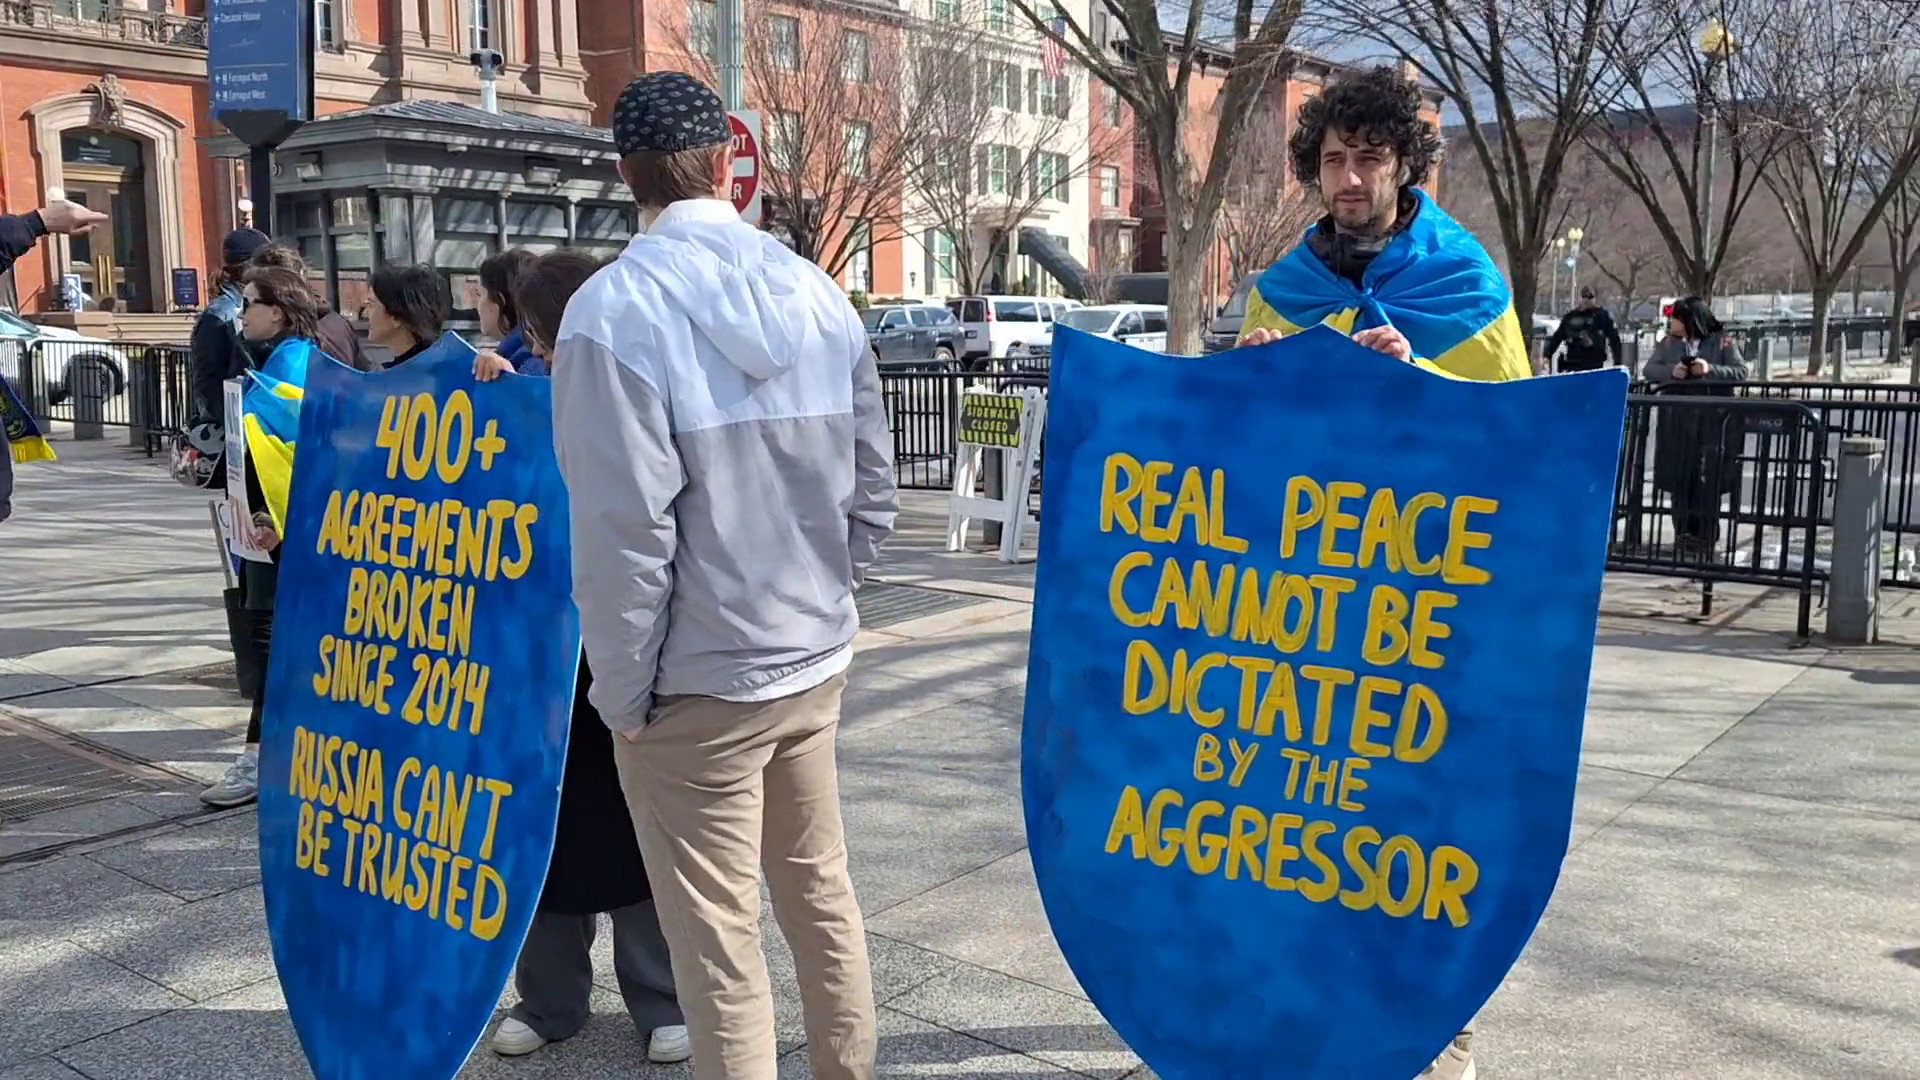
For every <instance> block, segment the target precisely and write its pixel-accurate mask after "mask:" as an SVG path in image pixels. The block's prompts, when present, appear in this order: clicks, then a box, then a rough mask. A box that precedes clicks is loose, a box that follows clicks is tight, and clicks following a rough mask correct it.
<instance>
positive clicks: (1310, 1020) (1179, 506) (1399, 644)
mask: <svg viewBox="0 0 1920 1080" xmlns="http://www.w3.org/2000/svg"><path fill="white" fill-rule="evenodd" d="M1052 379H1053V388H1052V393H1051V401H1050V406H1051V408H1050V415H1049V419H1050V420H1051V430H1050V431H1049V432H1048V443H1047V455H1046V463H1045V470H1046V472H1045V490H1046V498H1045V501H1044V505H1043V509H1042V518H1041V531H1040V561H1039V567H1038V582H1037V593H1036V598H1035V608H1034V620H1033V639H1032V650H1031V660H1030V666H1029V669H1028V675H1027V705H1026V723H1025V728H1024V732H1023V736H1022V741H1023V744H1022V761H1021V775H1022V789H1023V797H1024V801H1025V808H1026V819H1027V837H1028V841H1029V844H1030V850H1031V852H1032V857H1033V865H1034V871H1035V874H1036V876H1037V878H1038V881H1039V886H1040V894H1041V897H1042V899H1043V901H1044V902H1045V905H1046V910H1047V916H1048V919H1049V921H1050V922H1051V924H1052V926H1053V931H1054V935H1055V937H1056V938H1057V939H1058V941H1059V944H1060V948H1061V951H1062V953H1064V954H1065V956H1066V959H1067V962H1068V963H1069V965H1071V966H1072V968H1073V971H1074V974H1075V975H1076V976H1077V977H1078V978H1079V980H1080V982H1081V985H1082V986H1084V987H1085V988H1086V991H1087V994H1088V996H1089V997H1090V998H1091V999H1092V1001H1093V1002H1094V1004H1095V1005H1097V1006H1099V1008H1100V1009H1101V1011H1102V1012H1103V1013H1104V1014H1105V1016H1106V1018H1107V1019H1108V1021H1109V1022H1111V1023H1112V1024H1113V1026H1114V1028H1115V1029H1116V1030H1117V1031H1118V1032H1119V1033H1120V1035H1121V1036H1122V1037H1123V1038H1125V1039H1126V1040H1127V1042H1128V1043H1129V1044H1130V1045H1131V1046H1132V1047H1133V1048H1134V1049H1135V1050H1136V1051H1137V1052H1138V1053H1139V1054H1140V1055H1141V1057H1143V1058H1144V1059H1145V1060H1146V1062H1147V1064H1149V1065H1150V1066H1152V1068H1153V1070H1154V1071H1155V1072H1156V1073H1158V1074H1159V1075H1160V1076H1163V1077H1166V1078H1167V1080H1218V1078H1221V1077H1276V1078H1277V1077H1287V1078H1289V1080H1294V1078H1300V1080H1313V1078H1326V1080H1333V1078H1341V1080H1407V1078H1409V1077H1412V1076H1414V1075H1416V1074H1417V1073H1419V1072H1420V1070H1421V1069H1423V1068H1425V1067H1426V1066H1427V1065H1428V1064H1429V1063H1430V1062H1431V1061H1432V1060H1433V1058H1434V1056H1435V1055H1436V1054H1438V1053H1439V1052H1440V1050H1441V1049H1442V1048H1443V1047H1444V1046H1445V1045H1446V1042H1447V1040H1448V1039H1450V1038H1451V1037H1452V1036H1453V1035H1454V1034H1455V1033H1456V1032H1458V1031H1460V1030H1461V1029H1462V1028H1463V1027H1464V1026H1466V1025H1467V1023H1468V1022H1469V1021H1470V1020H1471V1019H1472V1017H1473V1015H1474V1013H1475V1012H1476V1011H1478V1009H1479V1008H1480V1006H1481V1005H1482V1004H1483V1003H1484V1002H1485V1001H1486V1000H1487V998H1488V997H1489V996H1490V995H1491V994H1492V993H1493V991H1494V990H1495V989H1496V988H1497V987H1498V986H1499V984H1500V980H1501V978H1502V977H1503V976H1504V975H1505V974H1506V972H1507V970H1508V968H1509V967H1510V966H1511V965H1512V964H1513V961H1514V960H1515V959H1516V958H1517V957H1518V956H1519V954H1520V950H1521V948H1522V947H1523V946H1524V945H1525V944H1526V941H1527V939H1528V937H1529V936H1530V935H1531V934H1532V932H1533V928H1534V925H1535V923H1536V922H1537V921H1538V919H1539V917H1540V914H1541V912H1542V911H1543V910H1544V909H1545V908H1546V905H1547V900H1548V898H1549V897H1550V896H1551V895H1552V893H1553V887H1554V883H1555V881H1556V879H1557V878H1558V876H1559V871H1560V863H1561V860H1562V858H1563V857H1564V855H1565V853H1566V846H1567V835H1568V830H1569V829H1570V827H1571V824H1572V814H1573V794H1574V782H1575V775H1576V771H1577V768H1578V765H1579V756H1580V739H1581V729H1582V724H1583V720H1584V717H1585V712H1586V700H1587V680H1588V674H1589V666H1590V664H1591V660H1592V652H1593V634H1594V626H1595V621H1596V618H1597V612H1598V607H1599V594H1600V584H1601V575H1602V569H1603V566H1604V563H1605V554H1606V540H1607V529H1608V515H1609V513H1610V508H1611V505H1612V494H1613V487H1614V471H1615V463H1616V461H1617V455H1618V451H1619V444H1620V436H1621V428H1622V423H1623V421H1624V416H1625V410H1626V389H1627V379H1626V377H1625V375H1624V373H1622V372H1617V371H1609V372H1597V373H1591V374H1583V375H1569V376H1561V377H1558V378H1552V379H1534V380H1529V381H1524V382H1513V383H1504V384H1495V385H1490V384H1482V383H1471V382H1463V381H1457V380H1453V379H1449V378H1445V377H1442V376H1439V375H1434V374H1431V373H1428V372H1425V371H1421V370H1419V369H1418V368H1415V367H1413V366H1411V365H1408V364H1405V363H1401V362H1399V361H1396V360H1392V359H1390V358H1388V357H1385V356H1383V355H1380V354H1378V353H1374V352H1372V351H1369V350H1366V349H1363V348H1360V347H1359V346H1356V345H1354V344H1353V343H1352V342H1350V341H1348V340H1347V339H1346V338H1345V337H1344V336H1342V335H1340V334H1337V333H1334V332H1332V331H1329V330H1312V331H1309V332H1306V333H1303V334H1299V335H1296V336H1294V337H1291V338H1288V339H1286V340H1283V341H1281V342H1278V343H1275V344H1272V345H1268V346H1264V347H1262V348H1259V349H1248V350H1241V351H1236V352H1233V353H1230V354H1227V355H1225V356H1217V357H1212V358H1209V361H1208V362H1207V363H1205V364H1196V363H1194V362H1193V361H1191V360H1184V359H1180V358H1168V357H1163V356H1157V355H1154V354H1152V353H1147V352H1143V351H1141V350H1138V349H1132V348H1128V347H1126V346H1124V345H1119V344H1115V343H1111V342H1107V341H1104V340H1102V339H1099V338H1094V337H1090V336H1087V335H1084V334H1079V333H1074V332H1072V331H1069V330H1064V329H1063V330H1060V331H1057V332H1056V334H1055V338H1054V353H1053V371H1052Z"/></svg>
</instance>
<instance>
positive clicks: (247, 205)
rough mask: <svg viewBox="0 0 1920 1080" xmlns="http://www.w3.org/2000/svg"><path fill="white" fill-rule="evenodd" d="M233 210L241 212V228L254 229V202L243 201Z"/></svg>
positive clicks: (237, 203) (249, 200)
mask: <svg viewBox="0 0 1920 1080" xmlns="http://www.w3.org/2000/svg"><path fill="white" fill-rule="evenodd" d="M233 208H234V209H235V210H238V211H239V212H240V227H241V228H243V229H251V228H253V200H252V199H241V200H240V201H238V202H236V203H234V204H233Z"/></svg>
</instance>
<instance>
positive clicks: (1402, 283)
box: [1241, 67, 1531, 382]
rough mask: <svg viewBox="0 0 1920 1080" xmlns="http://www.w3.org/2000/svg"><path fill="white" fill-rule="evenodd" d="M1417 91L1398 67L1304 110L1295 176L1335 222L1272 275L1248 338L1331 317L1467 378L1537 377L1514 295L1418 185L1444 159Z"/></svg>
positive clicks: (1343, 85) (1248, 341) (1343, 87)
mask: <svg viewBox="0 0 1920 1080" xmlns="http://www.w3.org/2000/svg"><path fill="white" fill-rule="evenodd" d="M1423 104H1424V102H1423V100H1422V94H1421V90H1420V87H1419V85H1418V84H1417V83H1415V82H1413V81H1412V80H1410V79H1407V78H1405V77H1404V76H1402V75H1401V74H1400V73H1399V72H1397V71H1395V70H1394V69H1393V68H1389V67H1379V68H1374V69H1372V70H1370V71H1365V72H1361V73H1358V74H1354V75H1350V76H1348V77H1346V78H1344V79H1342V80H1340V81H1338V82H1336V83H1334V84H1333V85H1331V86H1329V87H1328V88H1327V89H1326V91H1325V92H1324V93H1322V94H1321V95H1320V96H1319V97H1316V98H1312V99H1310V100H1308V101H1307V102H1306V103H1305V104H1303V105H1301V106H1300V111H1299V113H1298V114H1297V117H1296V120H1295V123H1294V130H1293V134H1292V136H1291V137H1290V138H1289V139H1288V140H1287V148H1288V150H1289V151H1290V155H1291V157H1292V164H1293V174H1294V177H1295V179H1297V180H1298V181H1299V182H1300V183H1302V184H1305V185H1307V186H1308V187H1309V188H1312V189H1314V190H1317V191H1318V192H1319V193H1320V200H1321V203H1322V204H1323V205H1324V206H1325V207H1326V211H1327V216H1326V217H1324V218H1322V219H1321V220H1320V222H1319V224H1317V225H1315V226H1314V227H1313V228H1312V229H1310V230H1308V232H1307V235H1306V238H1305V239H1304V240H1303V241H1302V242H1301V243H1300V245H1299V246H1298V247H1296V248H1295V249H1294V250H1293V251H1292V252H1291V253H1289V254H1288V255H1287V256H1286V257H1285V258H1283V259H1281V260H1280V261H1279V262H1277V263H1275V264H1274V265H1273V266H1272V267H1270V268H1268V270H1267V271H1266V272H1265V273H1263V274H1262V275H1261V276H1260V279H1259V282H1258V284H1257V286H1256V287H1255V289H1254V291H1253V295H1252V296H1251V297H1249V300H1248V305H1247V317H1246V321H1245V324H1244V328H1243V330H1242V332H1241V344H1243V345H1260V344H1264V343H1266V342H1268V341H1273V340H1275V339H1277V338H1281V337H1285V336H1287V335H1288V334H1293V333H1297V332H1299V331H1300V330H1302V329H1304V328H1306V327H1309V326H1316V325H1319V324H1321V323H1328V324H1331V325H1332V326H1334V327H1335V328H1336V329H1339V330H1341V331H1343V332H1346V333H1349V334H1352V335H1353V339H1354V340H1355V341H1356V342H1358V343H1360V344H1362V345H1365V346H1367V347H1368V348H1372V349H1376V350H1378V351H1380V352H1383V353H1386V354H1388V355H1390V356H1395V357H1398V358H1399V359H1402V360H1407V361H1411V362H1414V363H1418V364H1420V365H1422V366H1424V367H1429V368H1433V369H1436V370H1439V371H1442V372H1445V373H1446V374H1449V375H1453V376H1456V377H1458V378H1463V379H1475V380H1480V381H1486V382H1499V381H1504V380H1507V379H1519V378H1525V377H1526V376H1527V375H1529V374H1530V373H1531V364H1530V363H1529V361H1528V358H1527V346H1526V339H1525V337H1523V336H1522V334H1521V332H1520V322H1519V320H1518V319H1517V318H1515V317H1514V313H1513V294H1512V292H1511V291H1510V290H1509V289H1508V288H1507V284H1506V280H1505V279H1504V278H1502V277H1501V275H1500V271H1499V268H1498V267H1496V266H1494V264H1493V260H1492V259H1490V258H1488V256H1487V253H1486V250H1485V249H1483V248H1482V247H1481V246H1480V243H1479V241H1477V240H1475V239H1474V238H1473V235H1472V234H1471V233H1469V232H1467V230H1466V229H1464V228H1462V227H1461V226H1460V225H1459V223H1458V222H1455V221H1454V220H1453V219H1452V218H1450V217H1448V216H1447V215H1446V214H1445V213H1444V212H1443V211H1441V209H1440V208H1439V207H1438V206H1436V205H1434V202H1433V200H1432V199H1430V198H1428V197H1427V195H1426V194H1425V193H1424V192H1422V191H1421V190H1420V189H1419V187H1418V185H1419V184H1421V183H1423V182H1425V180H1426V179H1427V176H1428V174H1429V173H1431V172H1432V170H1433V166H1434V163H1435V161H1436V160H1437V159H1438V158H1439V155H1440V135H1439V133H1438V132H1436V131H1435V130H1434V128H1433V125H1432V124H1430V123H1428V122H1427V120H1426V118H1425V117H1424V116H1422V115H1421V113H1422V109H1423Z"/></svg>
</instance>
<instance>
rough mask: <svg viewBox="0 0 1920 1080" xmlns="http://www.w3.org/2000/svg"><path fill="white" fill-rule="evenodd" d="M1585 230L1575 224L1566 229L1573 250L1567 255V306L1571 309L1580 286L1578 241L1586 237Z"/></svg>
mask: <svg viewBox="0 0 1920 1080" xmlns="http://www.w3.org/2000/svg"><path fill="white" fill-rule="evenodd" d="M1586 236H1587V230H1585V229H1583V228H1581V227H1580V226H1578V225H1575V226H1574V227H1573V228H1571V229H1568V230H1567V241H1568V242H1569V243H1571V244H1572V245H1573V251H1572V252H1570V253H1568V255H1567V307H1568V309H1572V307H1573V306H1574V305H1573V301H1574V296H1575V294H1576V291H1577V290H1578V288H1579V286H1580V241H1582V240H1584V239H1586Z"/></svg>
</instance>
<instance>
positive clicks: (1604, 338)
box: [1543, 286, 1620, 372]
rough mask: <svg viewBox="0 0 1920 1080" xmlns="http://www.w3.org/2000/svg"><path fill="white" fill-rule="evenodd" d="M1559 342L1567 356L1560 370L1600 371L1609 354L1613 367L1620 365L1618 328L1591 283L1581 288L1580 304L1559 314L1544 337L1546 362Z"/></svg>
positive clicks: (1605, 364)
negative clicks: (1548, 334) (1545, 339)
mask: <svg viewBox="0 0 1920 1080" xmlns="http://www.w3.org/2000/svg"><path fill="white" fill-rule="evenodd" d="M1561 346H1565V347H1566V350H1567V358H1566V359H1565V360H1562V361H1561V362H1560V367H1559V370H1560V371H1563V372H1569V371H1599V370H1600V369H1601V368H1603V367H1606V366H1607V358H1608V357H1609V356H1611V357H1612V358H1613V365H1614V366H1615V367H1619V366H1620V330H1619V328H1617V327H1615V326H1614V325H1613V315H1612V313H1610V312H1608V311H1607V309H1606V308H1604V307H1601V306H1600V300H1599V298H1598V297H1596V296H1594V294H1593V288H1592V287H1591V286H1588V287H1586V288H1583V289H1581V290H1580V306H1579V307H1577V308H1574V309H1573V310H1572V311H1569V312H1567V313H1566V314H1565V315H1562V316H1561V317H1560V325H1559V326H1558V327H1556V328H1555V329H1554V331H1553V336H1552V337H1550V338H1548V339H1547V346H1546V349H1545V350H1543V352H1544V355H1545V356H1546V359H1547V362H1548V364H1549V365H1551V364H1552V362H1553V357H1554V354H1555V353H1557V352H1559V351H1560V348H1561Z"/></svg>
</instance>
